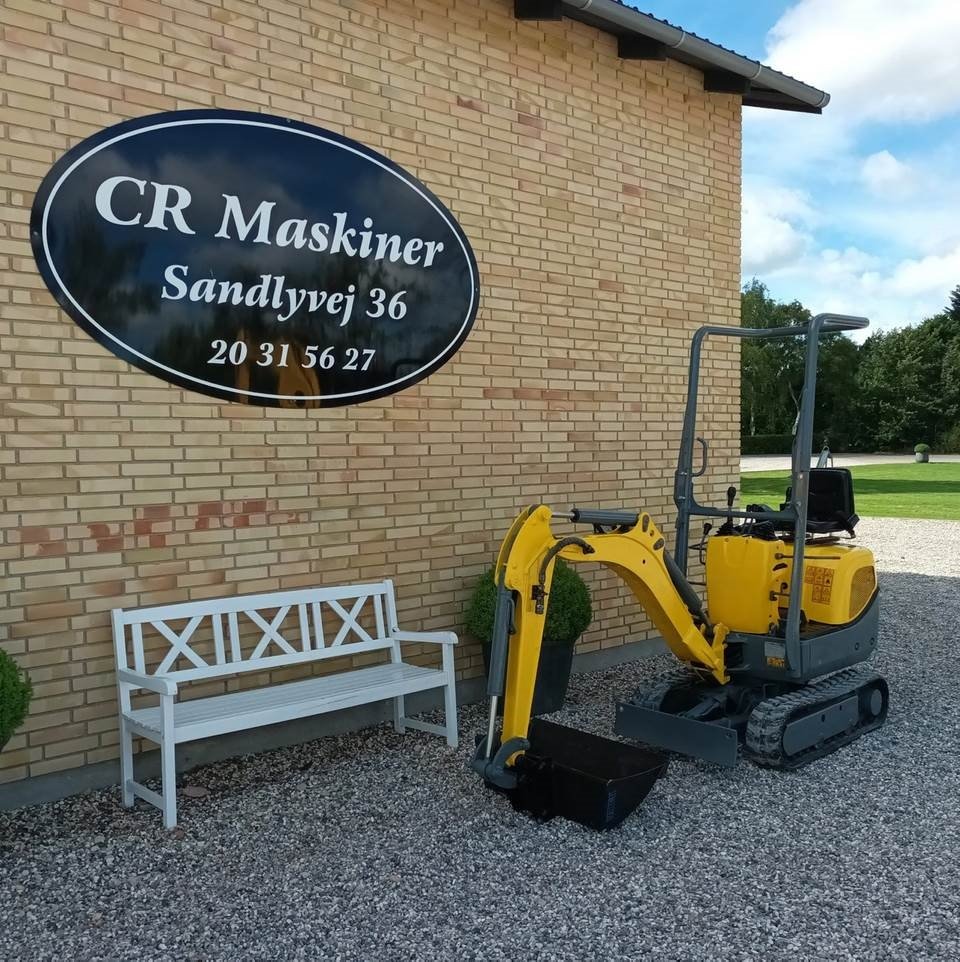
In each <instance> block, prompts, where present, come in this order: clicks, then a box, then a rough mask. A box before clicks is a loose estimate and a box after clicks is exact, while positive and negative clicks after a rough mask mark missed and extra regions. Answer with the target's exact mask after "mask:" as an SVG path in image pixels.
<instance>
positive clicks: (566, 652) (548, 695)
mask: <svg viewBox="0 0 960 962" xmlns="http://www.w3.org/2000/svg"><path fill="white" fill-rule="evenodd" d="M575 645H576V642H571V643H570V644H569V645H544V646H543V647H542V648H541V649H540V665H539V667H538V668H537V684H536V686H535V687H534V689H533V712H532V713H533V714H534V715H548V714H549V713H550V712H552V711H559V710H560V709H561V708H563V702H564V699H565V698H566V697H567V685H569V683H570V669H571V668H572V667H573V649H574V647H575ZM483 669H484V672H485V673H486V674H489V673H490V645H489V644H486V643H485V644H484V646H483ZM500 708H501V712H500V713H501V714H502V713H503V704H502V702H501V706H500Z"/></svg>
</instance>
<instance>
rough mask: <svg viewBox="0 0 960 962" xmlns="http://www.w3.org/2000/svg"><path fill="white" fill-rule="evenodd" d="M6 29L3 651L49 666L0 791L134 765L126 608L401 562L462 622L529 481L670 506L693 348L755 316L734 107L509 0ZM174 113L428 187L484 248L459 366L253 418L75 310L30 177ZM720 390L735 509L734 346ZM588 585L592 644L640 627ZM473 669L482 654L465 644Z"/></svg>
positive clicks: (417, 611)
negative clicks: (345, 400) (368, 152)
mask: <svg viewBox="0 0 960 962" xmlns="http://www.w3.org/2000/svg"><path fill="white" fill-rule="evenodd" d="M0 28H2V39H0V74H2V81H3V82H2V87H0V89H2V100H0V268H2V271H3V285H2V289H0V644H2V646H3V647H4V648H5V649H6V650H7V651H9V652H10V653H11V654H13V655H14V656H15V657H16V658H17V659H18V660H19V661H20V662H21V663H22V664H23V665H24V666H25V667H26V668H27V669H28V670H29V672H30V674H31V676H32V678H33V681H34V686H35V700H34V702H33V706H32V710H31V714H30V717H29V719H28V722H27V724H26V726H25V728H24V729H23V731H22V732H21V733H20V734H18V735H16V736H15V737H14V739H13V741H12V742H11V743H10V745H8V747H7V749H6V750H5V751H4V752H3V753H2V754H0V781H11V780H15V779H21V778H24V777H28V776H35V775H40V774H43V773H47V772H53V771H57V770H62V769H66V768H71V767H74V766H79V765H82V764H85V763H92V762H96V761H101V760H105V759H111V758H114V757H115V756H116V754H117V748H116V746H117V732H116V723H115V717H116V703H115V689H114V677H113V673H112V667H113V654H112V646H111V640H110V630H109V609H110V608H111V607H115V606H137V605H147V604H155V603H160V602H171V601H179V600H187V599H190V598H203V597H210V596H217V595H223V594H233V593H239V592H250V591H263V590H271V589H282V588H294V587H299V586H303V585H314V584H318V583H324V582H326V583H338V582H346V581H354V580H359V579H376V578H382V577H393V578H395V579H396V582H397V585H398V592H399V597H400V604H401V620H402V623H403V624H404V627H407V628H410V629H426V628H454V629H457V630H459V629H460V627H461V616H462V611H463V608H464V605H465V602H466V599H467V597H468V593H469V590H470V587H471V585H472V584H473V582H474V581H475V579H476V578H477V576H478V575H479V574H480V573H481V572H482V571H483V570H484V568H485V567H486V566H487V565H489V564H490V563H491V561H492V559H493V556H494V553H495V550H496V546H497V544H498V541H499V537H500V536H501V534H502V533H503V532H504V530H505V528H506V526H507V525H508V524H509V521H510V519H511V518H512V516H513V515H514V513H515V512H516V510H517V509H519V508H520V507H521V506H523V505H525V504H527V503H531V502H536V501H538V500H543V501H545V502H546V503H549V504H552V505H554V506H556V507H559V508H565V507H567V506H569V505H570V504H571V503H578V504H582V505H602V506H620V505H630V506H633V505H636V506H641V505H642V506H643V507H645V508H646V509H647V510H650V511H651V512H652V513H653V514H654V516H655V517H656V518H658V520H660V521H661V523H663V524H664V525H665V527H666V528H667V530H668V531H671V530H672V526H671V525H670V524H669V521H670V519H671V517H672V514H673V511H672V503H671V500H670V492H671V486H672V471H673V468H674V465H675V456H676V444H677V440H678V434H679V426H680V418H681V413H682V398H683V390H684V385H685V363H686V350H687V342H688V338H689V335H690V333H691V331H692V330H693V329H694V328H695V327H696V326H697V325H699V324H701V323H703V322H705V321H707V320H708V319H709V320H711V321H720V322H726V323H737V316H738V276H739V275H738V270H739V225H740V214H739V204H740V104H739V99H738V98H736V97H734V96H729V95H723V94H707V93H705V92H704V91H703V86H702V78H701V75H700V73H699V72H698V71H696V70H693V69H691V68H688V67H685V66H683V65H680V64H677V63H674V62H670V61H666V62H657V61H647V62H642V61H623V60H620V59H618V57H617V55H616V42H615V38H613V37H611V36H608V35H605V34H602V33H600V32H599V31H597V30H595V29H593V28H590V27H586V26H583V25H580V24H577V23H573V22H571V21H563V22H561V23H542V24H531V23H518V22H516V21H515V20H514V18H513V3H512V2H511V0H444V2H439V0H438V2H434V3H430V2H423V0H418V2H416V3H413V2H409V0H389V2H388V3H383V2H380V3H378V2H375V0H342V2H339V3H338V2H335V0H257V2H246V0H210V2H203V0H170V2H152V0H110V2H100V0H4V3H3V4H2V6H0ZM189 107H229V108H239V109H247V110H260V111H264V112H270V113H275V114H280V115H284V116H289V117H294V118H296V119H299V120H305V121H312V122H314V123H316V124H318V125H320V126H323V127H327V128H329V129H332V130H335V131H337V132H340V133H343V134H346V135H348V136H350V137H353V138H356V139H358V140H360V141H362V142H363V143H366V144H368V145H370V146H371V147H373V148H375V149H377V150H380V151H382V152H384V153H386V154H387V155H388V156H390V157H391V158H392V159H393V160H395V161H396V162H398V163H399V164H401V165H402V166H404V167H406V168H407V169H408V170H410V171H411V172H413V173H414V174H415V175H417V176H418V177H420V178H421V179H422V180H423V181H424V182H425V183H426V184H427V185H428V186H429V187H430V188H431V189H432V190H433V191H434V192H435V193H436V194H437V195H438V196H439V197H440V198H441V199H442V200H443V201H444V203H445V204H447V206H448V207H449V208H450V209H451V210H452V211H453V213H454V214H455V215H456V216H457V217H458V218H459V220H460V222H461V224H462V225H463V227H464V229H465V231H466V233H467V235H468V237H469V238H470V239H471V242H472V244H473V246H474V249H475V251H476V254H477V258H478V261H479V267H480V275H481V282H482V291H483V294H482V301H481V307H480V313H479V315H478V318H477V324H476V327H475V328H474V332H473V334H472V335H471V337H470V338H469V339H468V341H467V343H466V344H465V346H464V347H463V349H462V350H461V351H460V353H459V354H458V355H457V357H456V358H455V359H454V360H453V362H451V363H450V364H448V365H447V366H446V367H445V368H443V369H441V370H440V371H439V372H438V373H436V374H434V375H433V376H432V377H430V378H428V379H427V380H426V381H425V382H423V383H421V384H420V385H418V386H416V387H415V388H413V389H411V390H408V391H406V392H404V393H401V394H399V395H395V396H393V397H391V398H387V399H385V400H382V401H376V402H373V403H369V404H364V405H362V406H356V407H350V408H340V409H330V410H323V411H307V412H305V411H299V410H279V409H261V408H255V407H244V406H242V405H235V404H221V403H218V402H216V401H215V400H212V399H209V398H207V397H203V396H200V395H196V394H192V393H190V392H187V391H182V390H179V389H176V388H173V387H171V386H168V385H166V384H165V383H163V382H161V381H159V380H156V379H154V378H152V377H150V376H149V375H147V374H145V373H142V372H140V371H139V370H136V369H134V368H131V367H130V366H129V365H127V364H125V363H123V362H122V361H120V360H118V359H116V358H115V357H113V356H111V355H110V354H109V353H107V351H105V350H104V349H103V348H101V347H100V346H99V345H98V344H97V343H95V342H94V341H93V340H91V339H90V338H89V337H87V336H86V335H85V334H83V333H82V332H81V331H80V330H79V329H78V328H77V327H75V326H74V325H73V323H72V322H71V321H70V320H69V319H68V318H67V317H66V316H65V315H64V314H62V313H61V312H60V311H59V310H58V309H57V307H56V305H55V303H54V300H53V298H52V296H51V295H50V294H49V293H48V291H47V290H46V289H45V287H44V285H43V283H42V281H41V278H40V276H39V273H38V272H37V270H36V268H35V265H34V262H33V259H32V256H31V253H30V245H29V238H28V218H29V209H30V204H31V202H32V199H33V195H34V192H35V191H36V189H37V186H38V185H39V183H40V180H41V179H42V177H43V176H44V174H45V173H46V172H47V170H48V169H49V167H50V166H51V164H52V163H53V162H54V160H55V159H56V158H57V157H58V156H59V155H60V154H61V153H63V152H64V151H65V150H66V149H67V148H69V147H71V146H72V145H73V144H75V143H76V142H77V141H78V140H80V139H81V138H83V137H86V136H88V135H90V134H91V133H93V132H94V131H96V130H98V129H99V128H102V127H105V126H108V125H110V124H113V123H116V122H118V121H120V120H123V119H126V118H129V117H135V116H140V115H143V114H147V113H151V112H154V111H160V110H173V109H178V108H189ZM704 388H705V391H706V392H707V395H708V400H707V403H706V404H705V405H704V411H705V417H704V419H703V424H702V429H703V433H704V434H706V435H707V436H708V437H709V438H710V440H711V442H712V451H713V464H714V468H713V470H712V471H711V473H710V475H709V476H708V480H709V485H708V488H709V489H710V491H711V492H712V494H713V496H714V497H715V498H716V499H717V500H719V499H720V498H721V494H722V491H723V489H724V488H725V487H726V485H727V484H728V483H729V481H730V479H731V478H732V477H733V476H734V475H735V474H736V457H737V454H738V441H737V428H738V423H739V422H738V407H739V381H738V374H737V361H736V356H735V354H734V353H732V352H726V353H724V352H722V351H715V352H714V353H712V354H710V355H709V356H708V368H707V371H706V377H705V381H704ZM590 581H591V585H592V587H593V599H594V607H595V609H596V614H597V617H596V620H595V622H594V625H593V627H592V628H591V630H590V631H589V632H588V633H587V634H586V635H585V636H584V638H583V639H582V641H581V649H582V650H590V649H596V648H598V647H606V646H613V645H621V644H623V643H624V642H627V641H631V640H636V639H639V638H643V637H646V636H647V635H649V634H650V627H649V624H648V623H647V622H646V621H645V620H644V619H643V617H642V614H641V613H640V612H639V611H638V610H637V608H636V607H635V606H634V605H633V604H632V603H631V602H629V601H628V599H627V596H626V594H625V592H624V590H623V589H622V588H621V586H620V585H619V583H618V582H617V581H616V579H615V578H614V577H613V576H610V575H605V574H603V573H596V574H591V576H590ZM423 657H425V658H427V657H429V656H428V655H424V656H423ZM458 668H459V671H460V673H461V676H462V677H471V676H475V675H477V674H479V673H481V671H482V667H481V660H480V654H479V649H478V647H477V645H476V644H474V643H472V642H469V641H465V643H464V644H463V645H462V647H461V649H460V651H459V654H458Z"/></svg>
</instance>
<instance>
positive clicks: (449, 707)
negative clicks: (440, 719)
mask: <svg viewBox="0 0 960 962" xmlns="http://www.w3.org/2000/svg"><path fill="white" fill-rule="evenodd" d="M443 670H444V672H445V673H446V676H447V683H446V685H445V686H444V688H443V713H444V722H445V723H446V728H447V744H448V745H449V746H450V747H451V748H456V747H457V745H458V744H459V738H458V737H457V681H456V679H457V676H456V672H455V669H454V664H453V648H451V647H450V645H444V646H443Z"/></svg>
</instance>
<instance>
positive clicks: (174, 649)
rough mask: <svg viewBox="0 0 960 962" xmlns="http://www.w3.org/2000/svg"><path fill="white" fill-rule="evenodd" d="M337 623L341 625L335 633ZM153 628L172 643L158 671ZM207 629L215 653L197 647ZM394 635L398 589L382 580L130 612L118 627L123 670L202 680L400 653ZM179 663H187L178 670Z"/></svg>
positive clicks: (117, 643)
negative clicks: (148, 636) (152, 656)
mask: <svg viewBox="0 0 960 962" xmlns="http://www.w3.org/2000/svg"><path fill="white" fill-rule="evenodd" d="M281 598H282V599H283V603H282V604H279V603H278V602H279V600H280V599H281ZM364 614H366V615H368V618H369V616H371V615H372V622H373V623H372V625H368V627H364V625H363V624H362V623H361V618H362V616H363V615H364ZM325 616H326V617H325ZM331 616H333V618H331ZM331 620H338V621H339V625H336V624H334V630H333V631H331V629H330V622H331ZM325 621H326V622H327V624H326V625H325V624H324V622H325ZM181 624H182V626H181ZM245 628H246V629H248V630H247V635H249V634H250V630H254V629H255V632H259V639H258V640H257V641H256V643H255V646H254V647H253V649H252V651H247V652H246V653H245V652H244V650H243V642H244V640H245V639H244V629H245ZM145 629H153V631H154V632H155V633H156V634H157V635H159V636H160V638H162V639H164V640H166V641H167V642H168V643H169V649H168V650H167V651H166V653H165V654H164V656H163V659H162V660H161V661H160V662H159V664H157V665H156V666H155V667H153V668H150V667H148V665H147V645H146V644H145V641H144V630H145ZM204 629H206V630H207V632H209V634H210V635H212V641H213V647H212V651H207V650H204V649H203V648H201V647H199V646H197V647H193V646H192V645H191V642H192V641H193V640H194V639H195V638H196V637H197V636H198V635H199V634H200V633H201V632H202V631H203V630H204ZM393 630H396V606H395V603H394V599H393V586H392V584H391V583H390V582H383V581H382V582H377V583H374V584H364V585H351V586H348V587H340V588H316V589H311V590H305V591H290V592H283V593H282V595H280V594H268V595H240V596H238V597H236V598H230V599H220V600H214V601H198V602H191V603H188V604H182V605H167V606H165V607H159V608H144V609H139V610H133V611H124V612H121V616H120V619H119V621H115V623H114V644H115V646H116V655H117V665H118V666H119V667H121V668H133V670H134V671H137V672H140V673H141V674H147V675H164V676H166V677H168V678H173V679H176V680H178V681H196V680H199V679H205V678H216V677H217V676H220V675H234V674H237V673H238V672H242V671H263V670H265V669H269V668H271V667H287V666H289V665H295V664H298V663H300V662H307V661H317V660H320V659H323V658H342V657H344V656H347V655H358V654H362V653H363V652H368V651H379V650H383V649H387V648H392V647H393V644H394V642H393V639H392V638H391V631H393ZM207 640H208V641H209V639H207ZM208 647H209V646H208ZM178 662H179V663H186V666H185V667H176V665H177V664H178Z"/></svg>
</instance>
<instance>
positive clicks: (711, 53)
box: [563, 0, 830, 110]
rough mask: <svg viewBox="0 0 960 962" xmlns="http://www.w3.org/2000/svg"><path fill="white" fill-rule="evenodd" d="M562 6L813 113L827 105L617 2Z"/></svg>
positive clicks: (804, 87)
mask: <svg viewBox="0 0 960 962" xmlns="http://www.w3.org/2000/svg"><path fill="white" fill-rule="evenodd" d="M563 3H564V5H565V6H567V7H571V8H572V9H573V10H576V11H579V12H580V13H584V14H589V15H590V16H591V17H592V18H594V19H596V20H599V21H603V22H605V23H608V24H609V25H610V26H611V28H612V29H611V32H613V33H624V32H627V33H638V34H641V35H642V36H644V37H649V38H650V39H651V40H655V41H657V42H658V43H662V44H663V45H664V46H665V47H668V48H670V49H672V50H675V51H677V52H678V53H680V52H682V53H684V54H686V55H687V56H689V57H691V58H694V59H696V60H698V61H704V62H705V63H707V64H709V65H710V66H712V67H715V68H716V69H717V70H726V71H728V72H729V73H732V74H736V75H737V76H739V77H744V78H745V79H746V80H749V81H751V82H752V83H754V84H757V85H758V86H762V87H766V88H768V89H770V90H775V91H777V92H778V93H781V94H784V95H785V96H787V97H791V98H793V99H795V100H798V101H800V103H802V104H804V105H806V106H807V107H810V108H812V109H813V110H820V109H822V108H823V107H826V105H827V104H828V103H829V102H830V94H828V93H824V91H822V90H818V89H817V88H816V87H811V86H809V85H808V84H805V83H801V82H800V81H799V80H794V79H793V77H788V76H786V74H782V73H779V72H778V71H776V70H773V69H772V68H770V67H767V66H765V65H764V64H762V63H758V62H757V61H756V60H750V59H749V58H748V57H741V56H740V55H739V54H736V53H733V51H731V50H726V49H724V48H723V47H719V46H717V45H716V44H713V43H709V42H708V41H706V40H701V39H700V38H699V37H696V36H693V35H692V34H689V33H687V32H686V31H684V30H681V29H680V28H679V27H674V26H671V25H670V24H668V23H664V22H663V21H661V20H657V19H656V18H655V17H651V16H649V15H648V14H645V13H641V12H640V11H639V10H634V9H633V8H632V7H627V6H624V5H623V4H622V3H618V2H616V0H563Z"/></svg>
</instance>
